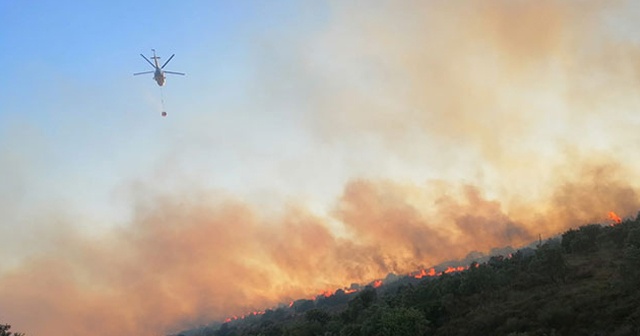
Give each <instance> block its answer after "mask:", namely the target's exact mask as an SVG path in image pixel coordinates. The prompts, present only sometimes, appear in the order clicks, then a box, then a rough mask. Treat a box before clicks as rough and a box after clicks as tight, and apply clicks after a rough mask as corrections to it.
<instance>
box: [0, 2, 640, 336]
mask: <svg viewBox="0 0 640 336" xmlns="http://www.w3.org/2000/svg"><path fill="white" fill-rule="evenodd" d="M279 6H280V7H278V11H279V10H283V8H289V7H288V5H285V4H279ZM633 6H637V5H635V4H633V3H630V2H625V1H616V2H608V3H607V5H606V6H605V5H603V4H596V3H595V2H585V1H536V2H529V1H498V0H491V1H482V2H460V1H413V0H406V1H375V6H374V5H373V4H372V3H371V2H364V1H335V2H331V1H330V2H328V3H323V6H320V7H322V13H321V14H322V15H320V12H319V11H317V10H318V8H316V7H309V8H307V7H306V6H300V7H296V9H295V10H294V12H295V11H298V12H296V13H298V14H299V15H300V17H302V19H299V21H295V20H294V21H287V23H286V24H287V25H284V24H282V25H280V24H277V23H273V22H274V21H277V20H275V19H268V18H270V17H271V16H274V17H277V15H279V14H278V13H276V12H278V11H276V10H269V9H268V8H267V9H264V13H262V14H256V15H257V17H261V15H264V17H261V20H264V22H267V23H269V24H264V26H261V25H257V26H256V27H258V28H256V27H254V26H251V25H247V26H242V28H243V30H242V31H243V33H242V34H241V37H242V38H239V39H238V40H237V41H234V42H233V43H230V44H229V45H230V46H235V45H236V44H234V43H237V45H239V46H241V47H238V49H235V48H233V47H230V49H231V50H233V52H230V54H233V55H234V57H233V62H237V63H234V64H233V66H230V67H229V69H226V71H228V72H227V73H225V72H224V71H223V70H224V69H223V67H216V68H215V69H216V71H218V73H208V72H206V71H208V70H207V69H202V67H201V66H200V65H198V66H197V67H196V66H195V65H194V63H189V61H188V59H189V54H191V55H203V54H206V55H210V54H211V55H213V54H215V53H209V51H211V50H210V49H211V48H212V47H209V49H208V50H204V49H203V50H198V51H192V52H190V53H183V54H182V55H181V54H178V55H177V56H176V58H175V60H172V62H173V63H171V64H172V65H175V66H176V67H177V66H179V65H181V63H179V62H180V61H181V60H182V61H183V62H185V63H182V65H183V66H184V67H185V68H187V69H184V68H175V69H176V70H180V71H186V72H187V73H188V76H187V77H186V78H184V79H175V78H168V84H167V87H166V88H165V91H164V94H165V95H166V97H167V102H168V105H169V106H173V107H176V106H180V108H174V110H170V111H169V116H168V117H167V118H166V119H163V120H162V123H157V124H153V125H151V126H149V125H146V124H144V123H143V122H141V121H140V120H142V119H131V120H133V121H134V123H133V125H134V126H118V128H116V129H115V130H114V131H113V132H109V131H107V129H106V128H104V129H103V128H100V127H98V126H97V125H98V124H99V123H98V122H89V121H88V120H89V119H83V118H88V117H86V116H87V115H91V114H92V112H93V110H92V108H95V109H96V110H97V111H102V110H101V109H100V108H98V107H97V105H92V104H94V103H93V101H94V100H95V99H91V98H95V97H99V98H96V99H98V100H99V99H103V100H104V101H105V102H106V101H112V100H113V101H115V103H113V104H115V107H116V108H121V107H123V106H130V105H128V104H129V102H138V103H140V104H144V100H151V101H153V100H154V99H155V98H154V97H155V95H156V91H155V90H153V91H151V90H149V91H142V92H144V99H143V100H142V99H138V100H136V99H133V98H132V97H133V96H129V95H128V94H129V93H120V95H121V96H117V95H116V96H109V97H103V96H101V95H100V94H99V93H97V92H93V91H91V90H89V89H85V88H81V87H79V86H78V85H77V83H78V82H74V81H73V80H70V81H68V82H63V83H61V84H60V85H59V86H56V88H54V89H53V90H55V92H56V94H59V95H62V97H63V98H57V99H59V100H56V99H53V102H51V101H48V100H46V99H45V100H37V101H38V102H40V103H41V104H43V105H45V106H44V107H43V108H45V109H47V110H48V109H51V110H52V111H58V110H56V108H59V109H60V111H62V112H61V113H60V118H61V120H63V121H64V122H61V121H58V119H56V118H51V120H50V119H47V118H48V117H42V116H40V117H42V118H44V119H42V120H40V119H38V118H40V117H36V116H34V117H33V118H34V119H37V121H34V120H31V119H29V118H25V117H20V116H16V115H11V116H10V117H3V115H2V114H0V118H4V119H0V121H7V123H5V124H4V125H1V124H0V131H3V133H2V134H0V154H1V156H0V174H1V175H0V176H1V177H0V178H2V180H1V182H2V183H1V184H0V196H2V198H3V200H5V201H3V202H2V203H1V204H0V221H2V223H1V226H0V235H1V236H2V237H3V238H4V239H3V244H2V246H0V258H2V259H3V260H4V261H6V262H4V263H3V264H0V323H9V324H12V325H13V327H14V329H15V330H18V331H21V332H26V333H27V334H28V335H41V334H42V335H44V334H47V335H53V336H55V335H68V334H89V333H91V334H98V335H110V334H114V333H135V334H140V335H158V334H163V333H171V332H176V331H178V330H181V329H184V328H189V327H194V326H197V325H200V324H204V323H209V322H211V321H214V320H222V319H224V318H226V317H228V316H232V315H235V314H242V313H245V312H248V311H252V310H262V309H265V308H268V307H272V306H274V305H276V304H278V303H281V302H288V301H290V300H295V299H299V298H305V297H310V296H313V295H316V294H318V293H320V292H321V291H325V290H335V289H337V288H343V287H348V286H350V284H352V283H367V282H369V281H372V280H374V279H379V278H383V277H385V276H386V275H387V274H388V273H395V274H405V273H409V272H412V271H416V270H418V269H420V268H425V267H430V266H433V265H436V264H438V263H441V262H444V261H448V260H454V259H460V258H464V257H465V256H466V255H468V254H469V253H471V252H474V251H479V252H484V253H486V252H488V251H489V250H491V249H492V248H499V247H504V246H509V245H510V246H513V247H518V246H521V245H522V244H526V243H529V242H530V241H532V240H534V239H537V238H538V236H539V235H541V236H542V237H549V236H552V235H555V234H558V233H562V232H563V231H565V230H567V229H568V228H571V227H576V226H578V225H582V224H588V223H602V222H605V221H606V220H607V215H608V213H609V212H610V211H614V212H615V213H617V214H618V215H620V216H621V217H629V216H635V215H636V213H637V212H638V210H640V197H639V192H640V185H639V184H638V182H637V181H640V179H639V177H640V176H639V173H638V172H640V161H638V159H637V158H636V155H635V152H636V144H637V143H639V141H640V133H639V132H637V131H636V130H637V129H638V126H640V117H638V115H639V113H638V112H639V111H640V95H639V94H638V93H639V92H640V91H639V90H638V89H639V85H638V84H639V80H640V77H639V76H640V48H639V47H640V36H638V35H637V32H638V31H640V27H638V22H640V20H638V18H637V17H636V16H637V14H636V13H640V11H638V10H633V9H634V8H632V7H633ZM260 8H263V7H260ZM198 13H207V12H206V11H203V10H199V11H198ZM314 14H318V15H314ZM200 15H205V14H200ZM316 16H322V19H319V20H317V21H314V20H306V21H309V22H311V21H313V22H312V23H307V22H306V21H305V20H304V18H314V17H316ZM202 18H203V19H206V15H205V16H203V17H202ZM0 21H1V20H0ZM193 22H199V21H197V20H193ZM260 22H262V21H260ZM271 24H273V26H271ZM265 27H269V29H265ZM178 28H179V27H178ZM259 28H260V29H259ZM203 36H205V35H203ZM247 41H250V42H247ZM197 42H198V43H199V44H202V45H205V46H206V45H208V44H207V43H209V44H210V43H212V42H211V40H207V39H204V38H203V39H201V40H198V41H197ZM195 45H196V43H194V48H195ZM185 48H186V46H185ZM205 49H206V48H205ZM184 54H186V55H184ZM238 55H242V57H240V56H238ZM135 56H136V55H135V54H133V56H132V57H135ZM163 56H164V55H163ZM181 57H182V58H181ZM211 57H218V56H211ZM216 60H217V61H220V59H216ZM226 60H227V61H229V62H231V57H229V58H228V59H226ZM191 62H193V61H191ZM143 65H144V64H143ZM190 66H191V67H193V69H198V71H200V70H201V71H202V72H205V73H206V74H207V75H208V76H209V77H207V76H204V75H202V76H199V75H198V73H199V72H198V71H190V70H189V67H190ZM217 75H220V76H221V77H223V78H225V80H226V81H225V82H222V81H221V82H208V81H207V80H208V78H214V77H216V76H217ZM180 81H183V82H180ZM213 83H215V85H213ZM146 85H149V86H151V85H155V84H154V83H153V82H151V81H150V80H149V83H144V84H142V86H146ZM208 85H212V86H208ZM114 86H117V85H114ZM181 87H182V89H181ZM184 88H187V89H186V90H185V89H184ZM154 89H155V88H154ZM87 90H88V91H87ZM227 90H228V91H227ZM132 91H135V89H132ZM212 92H216V93H212ZM220 92H225V93H224V94H223V93H220ZM83 94H84V96H83ZM93 94H95V95H96V96H93ZM141 95H142V94H141ZM210 95H214V96H215V97H216V98H217V99H219V101H213V100H210V98H208V97H209V96H210ZM39 97H40V96H39ZM86 97H88V98H86ZM40 98H42V97H40ZM72 101H73V102H74V104H72V103H71V102H72ZM124 101H127V102H128V103H126V104H125V103H124ZM49 104H52V105H49ZM56 104H58V105H60V106H62V107H59V106H58V107H56V106H53V105H56ZM153 104H155V102H154V103H152V104H150V105H153ZM9 106H10V107H13V106H22V105H20V104H19V103H17V102H16V101H15V100H14V101H11V104H10V105H9ZM110 106H111V105H110ZM154 106H155V105H154ZM24 108H25V109H26V108H27V107H24ZM154 108H155V107H154ZM125 110H126V109H125ZM70 111H71V112H70ZM80 111H82V112H80ZM129 114H131V113H129ZM129 114H127V117H126V118H133V117H130V116H129ZM119 116H120V117H121V118H122V119H121V120H120V121H123V120H128V121H129V119H125V116H124V114H122V115H119ZM148 117H149V116H148V115H147V116H144V118H148ZM106 118H111V119H107V121H105V122H107V123H116V124H117V120H116V119H117V118H116V117H106ZM136 118H137V117H136ZM48 122H49V123H53V124H55V125H56V127H57V128H46V127H40V126H39V125H40V123H48ZM154 123H155V121H154ZM5 125H8V126H5ZM92 127H96V129H95V132H92V131H91V130H92ZM105 127H106V126H105ZM17 129H19V130H21V131H16V130H17ZM79 129H82V131H80V130H79ZM4 131H6V132H4ZM123 139H126V141H125V140H123ZM103 140H104V141H103ZM85 143H86V145H85ZM71 144H72V145H71Z"/></svg>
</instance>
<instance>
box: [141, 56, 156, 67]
mask: <svg viewBox="0 0 640 336" xmlns="http://www.w3.org/2000/svg"><path fill="white" fill-rule="evenodd" d="M140 56H142V58H144V60H145V61H147V63H149V65H151V66H152V67H154V68H155V67H156V66H155V65H154V64H153V63H151V61H150V60H149V59H148V58H146V57H144V55H143V54H140Z"/></svg>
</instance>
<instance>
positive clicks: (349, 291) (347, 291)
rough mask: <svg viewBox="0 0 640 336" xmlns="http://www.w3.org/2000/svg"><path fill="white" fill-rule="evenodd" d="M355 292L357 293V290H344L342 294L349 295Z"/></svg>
mask: <svg viewBox="0 0 640 336" xmlns="http://www.w3.org/2000/svg"><path fill="white" fill-rule="evenodd" d="M357 291H358V290H357V289H345V290H344V293H345V294H351V293H355V292H357Z"/></svg>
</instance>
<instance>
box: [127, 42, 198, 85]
mask: <svg viewBox="0 0 640 336" xmlns="http://www.w3.org/2000/svg"><path fill="white" fill-rule="evenodd" d="M151 51H153V56H152V57H151V59H152V60H153V63H151V61H150V60H149V59H148V58H146V57H144V55H143V54H140V56H142V58H144V60H145V61H147V63H149V64H150V65H151V66H152V67H154V68H155V70H150V71H143V72H136V73H134V74H133V75H134V76H137V75H145V74H150V73H152V74H153V79H154V80H155V81H156V83H158V86H163V85H164V82H165V79H166V77H165V75H164V74H171V75H181V76H184V75H185V74H184V73H183V72H175V71H165V70H163V69H164V67H165V66H166V65H167V63H169V61H171V59H173V56H175V55H176V54H173V55H171V57H169V59H168V60H167V61H166V62H164V64H163V65H162V66H160V65H159V64H158V60H159V59H160V57H158V56H156V50H155V49H151Z"/></svg>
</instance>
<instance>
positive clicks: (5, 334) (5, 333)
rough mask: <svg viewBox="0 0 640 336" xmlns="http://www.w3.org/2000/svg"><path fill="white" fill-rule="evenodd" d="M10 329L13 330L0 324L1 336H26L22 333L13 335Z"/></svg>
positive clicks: (6, 325)
mask: <svg viewBox="0 0 640 336" xmlns="http://www.w3.org/2000/svg"><path fill="white" fill-rule="evenodd" d="M9 329H11V326H10V325H8V324H0V336H12V335H13V336H24V334H21V333H12V332H11V331H9Z"/></svg>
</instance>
